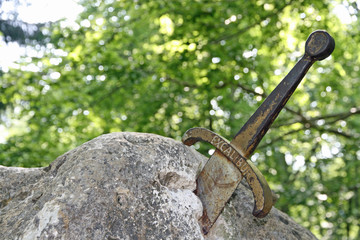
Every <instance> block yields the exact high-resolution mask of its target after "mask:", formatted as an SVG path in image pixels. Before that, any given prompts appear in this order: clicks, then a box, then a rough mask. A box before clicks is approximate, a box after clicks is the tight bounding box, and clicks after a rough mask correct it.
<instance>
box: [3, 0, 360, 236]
mask: <svg viewBox="0 0 360 240" xmlns="http://www.w3.org/2000/svg"><path fill="white" fill-rule="evenodd" d="M0 4H1V2H0ZM81 4H82V6H83V7H84V11H83V12H82V13H81V14H80V16H79V17H78V20H77V23H76V24H74V25H72V26H68V27H64V26H63V25H62V24H61V21H59V22H55V23H53V24H51V25H42V26H37V27H38V28H36V29H40V30H41V31H40V32H36V31H35V32H36V34H37V35H36V34H35V35H32V34H31V33H35V32H31V31H30V33H29V31H28V30H27V29H26V28H21V31H23V32H24V33H23V35H21V37H20V38H17V36H19V35H16V34H15V35H14V34H12V33H14V31H13V32H12V31H10V32H9V31H6V30H4V27H1V28H0V31H1V32H2V37H3V38H5V39H7V40H6V41H19V42H21V43H22V44H27V46H30V47H32V48H33V49H34V50H36V54H32V55H31V56H30V55H29V56H24V57H23V58H21V59H20V60H19V62H18V65H17V66H18V67H15V68H12V69H7V70H3V71H2V72H1V80H0V81H1V82H0V91H1V95H0V117H1V118H0V130H1V132H0V135H2V136H1V137H0V139H1V143H0V164H2V165H6V166H22V167H37V166H46V165H48V164H49V163H50V162H51V161H53V160H54V159H55V158H56V157H57V156H59V155H61V154H63V153H64V152H66V151H68V150H71V149H73V148H75V147H76V146H78V145H80V144H82V143H84V142H86V141H88V140H90V139H92V138H94V137H97V136H99V135H101V134H105V133H110V132H117V131H135V132H150V133H156V134H160V135H163V136H167V137H171V138H174V139H177V140H180V139H181V136H182V134H183V133H184V132H185V131H186V130H187V129H188V128H191V127H195V126H198V127H206V128H209V129H212V130H213V131H215V132H217V133H219V134H221V135H222V136H225V137H228V138H229V139H230V138H232V137H233V136H234V135H235V133H236V132H237V131H238V130H239V129H240V127H241V126H242V125H243V124H244V123H245V121H246V120H247V119H248V118H249V117H250V116H251V114H252V113H253V112H254V111H255V110H256V108H257V107H258V106H259V105H260V104H261V102H262V101H263V100H264V98H265V97H266V96H267V95H268V94H269V93H270V92H271V91H272V90H273V89H274V88H275V86H276V85H277V84H278V83H279V82H280V81H281V79H282V78H283V77H284V76H285V75H286V74H287V73H288V71H289V70H290V69H291V68H292V67H293V66H294V64H295V63H296V61H297V60H299V58H300V57H301V56H302V54H303V52H304V43H305V40H306V39H307V37H308V36H309V34H310V33H311V32H313V31H315V30H317V29H325V30H327V31H328V32H329V33H330V34H331V35H332V36H333V37H334V39H335V41H336V48H335V51H334V53H333V54H332V57H330V58H328V59H326V60H324V61H322V62H317V63H316V64H315V65H314V66H313V67H312V68H311V69H310V71H309V73H308V74H307V75H306V77H305V80H304V81H303V83H302V84H300V86H299V87H298V89H297V90H296V92H295V93H294V95H293V97H292V98H291V99H290V101H289V102H288V104H287V105H286V108H285V109H284V110H283V111H282V112H281V114H280V115H279V117H278V119H277V120H276V121H275V122H274V124H273V126H272V128H271V129H270V130H269V132H268V134H267V135H266V136H265V138H264V139H263V141H262V142H261V143H260V145H259V147H258V149H257V151H256V152H255V154H254V155H253V156H252V157H251V160H252V161H253V162H254V163H255V164H256V165H257V166H258V167H259V169H260V170H261V171H262V172H263V174H264V175H265V177H266V179H267V180H268V182H269V183H270V185H271V187H272V189H273V190H274V191H275V192H277V193H278V194H279V195H280V198H279V200H278V202H277V204H276V207H277V208H279V209H281V210H282V211H284V212H286V213H288V214H289V215H290V216H292V217H293V218H294V219H295V220H296V221H297V222H298V223H300V224H301V225H303V226H305V227H307V228H309V229H310V230H311V231H312V232H313V233H314V234H315V235H316V236H317V237H319V238H323V239H359V238H360V227H359V226H360V222H359V219H360V195H359V188H360V174H359V170H360V150H359V143H360V142H359V135H360V116H359V113H360V105H359V102H360V81H359V77H360V72H359V63H360V53H359V50H358V49H360V34H359V32H360V25H359V19H358V18H359V17H360V16H359V15H360V12H359V9H360V2H359V1H335V0H331V1H330V0H326V1H323V0H311V1H309V0H301V1H294V0H273V1H263V0H258V1H231V0H228V1H225V0H224V1H220V0H219V1H218V0H194V1H192V0H172V1H168V0H157V1H143V0H135V1H115V0H105V1H100V0H98V1H93V0H82V1H81ZM0 23H1V22H0ZM11 25H12V26H15V29H17V30H19V28H16V26H20V25H19V23H17V25H16V24H15V23H14V22H12V21H7V26H10V27H11ZM0 26H5V25H1V24H0ZM10 27H9V28H10ZM9 28H8V29H9ZM34 36H35V37H34ZM36 36H38V38H36ZM34 38H35V40H36V39H38V40H36V41H34ZM203 145H204V146H203ZM203 145H201V146H200V145H198V146H197V147H198V148H199V151H202V152H203V153H206V152H207V150H208V149H206V147H208V146H205V144H203Z"/></svg>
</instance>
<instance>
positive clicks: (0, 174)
mask: <svg viewBox="0 0 360 240" xmlns="http://www.w3.org/2000/svg"><path fill="white" fill-rule="evenodd" d="M206 160H207V159H206V158H205V157H204V156H202V155H201V154H199V153H197V152H196V151H195V150H193V149H192V148H189V147H186V146H184V145H183V144H182V143H180V142H177V141H174V140H172V139H169V138H164V137H161V136H157V135H153V134H143V133H112V134H107V135H103V136H100V137H98V138H95V139H93V140H91V141H89V142H87V143H84V144H83V145H81V146H79V147H77V148H76V149H74V150H72V151H69V152H67V153H65V154H64V155H62V156H60V157H58V158H57V159H56V160H55V161H54V162H53V163H52V164H51V165H50V166H49V167H46V168H34V169H25V168H13V167H1V166H0V239H31V240H32V239H108V240H112V239H314V238H315V237H314V236H313V235H312V234H311V233H310V232H309V231H307V230H305V229H304V228H302V227H301V226H299V225H298V224H296V223H295V222H294V221H293V220H292V219H291V218H289V217H288V216H287V215H285V214H284V213H282V212H280V211H279V210H277V209H275V208H273V209H272V210H271V213H270V214H269V215H268V216H267V217H266V218H264V219H256V218H254V217H253V216H252V215H251V211H252V207H253V199H252V195H251V192H250V191H249V190H248V189H247V188H246V187H245V186H244V185H243V184H240V185H239V187H238V189H237V190H236V192H235V194H234V196H233V197H232V199H231V200H230V202H229V203H228V204H227V206H226V208H225V210H224V212H223V213H222V215H221V216H220V217H219V219H218V221H217V222H216V224H215V226H214V227H213V228H212V230H211V231H210V233H209V234H208V236H206V237H204V236H203V235H202V234H201V231H200V227H199V225H198V222H197V219H198V218H199V217H200V216H201V214H202V205H201V202H200V200H199V199H198V198H197V196H196V195H195V194H194V193H193V190H194V189H195V187H196V183H195V180H196V176H197V175H198V174H199V172H200V171H201V169H202V167H203V166H204V164H205V162H206Z"/></svg>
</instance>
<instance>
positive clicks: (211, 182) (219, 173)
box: [182, 30, 335, 234]
mask: <svg viewBox="0 0 360 240" xmlns="http://www.w3.org/2000/svg"><path fill="white" fill-rule="evenodd" d="M334 48H335V41H334V39H333V38H332V37H331V36H330V35H329V34H328V33H327V32H325V31H320V30H319V31H315V32H313V33H311V34H310V36H309V37H308V39H307V40H306V43H305V54H304V55H303V57H302V58H301V59H300V61H298V62H297V63H296V65H295V66H294V67H293V69H291V71H290V72H289V73H288V75H286V77H285V78H284V79H283V80H282V81H281V82H280V84H279V85H278V86H277V87H276V88H275V89H274V90H273V91H272V92H271V94H270V95H269V96H268V97H267V98H266V99H265V101H264V102H263V103H262V104H261V106H260V107H259V108H258V109H257V110H256V112H255V113H254V114H253V115H252V116H251V117H250V119H249V120H248V121H247V122H246V123H245V125H244V126H243V127H242V128H241V129H240V131H239V132H238V133H237V134H236V135H235V137H234V139H233V140H232V141H231V142H230V143H229V142H228V141H227V140H226V139H224V138H222V137H221V136H219V135H217V134H216V133H214V132H212V131H210V130H207V129H205V128H191V129H189V130H187V131H186V132H185V134H184V136H183V138H182V141H183V143H184V144H185V145H188V146H191V145H193V144H194V143H196V142H198V141H205V142H208V143H210V144H212V145H213V146H214V147H215V148H216V151H215V152H214V154H213V155H212V156H211V157H210V159H209V160H208V161H207V163H206V164H205V166H204V168H203V169H202V172H201V173H200V175H199V176H198V178H197V180H196V182H197V188H196V190H195V193H196V195H197V196H198V197H199V198H200V200H201V202H202V204H203V207H204V211H203V215H202V217H201V218H200V220H199V221H200V225H201V228H202V231H203V233H204V234H207V233H208V232H209V230H210V229H211V227H212V225H213V224H214V223H215V221H216V219H217V218H218V216H219V215H220V213H221V212H222V210H223V208H224V207H225V204H226V203H227V201H228V200H229V198H230V197H231V195H232V194H233V192H234V191H235V189H236V188H237V186H238V184H239V183H240V181H241V180H242V178H243V177H244V178H245V179H246V181H247V182H248V184H249V186H250V188H251V190H252V192H253V196H254V209H253V215H254V216H255V217H260V218H262V217H265V216H266V215H267V214H268V213H269V212H270V210H271V208H272V206H273V196H272V192H271V190H270V187H269V185H268V184H267V182H266V180H265V178H264V176H263V175H262V174H261V172H260V171H259V170H258V169H257V168H256V166H255V165H254V164H253V163H252V162H251V161H250V160H248V158H249V156H250V155H251V154H252V153H253V152H254V150H255V148H256V147H257V145H258V144H259V142H260V141H261V139H262V138H263V137H264V135H265V134H266V132H267V130H268V129H269V128H270V126H271V124H272V123H273V122H274V120H275V119H276V117H277V116H278V114H279V112H280V111H281V109H282V108H283V107H284V106H285V104H286V102H287V101H288V100H289V98H290V96H291V95H292V94H293V92H294V91H295V89H296V87H297V86H298V85H299V83H300V82H301V80H302V79H303V77H304V76H305V74H306V73H307V71H308V70H309V68H310V67H311V66H312V65H313V64H314V62H315V61H321V60H323V59H325V58H327V57H328V56H330V54H331V53H332V52H333V50H334Z"/></svg>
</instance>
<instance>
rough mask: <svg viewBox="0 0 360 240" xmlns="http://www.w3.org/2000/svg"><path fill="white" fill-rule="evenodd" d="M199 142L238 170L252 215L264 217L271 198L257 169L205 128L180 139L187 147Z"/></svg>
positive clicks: (193, 130)
mask: <svg viewBox="0 0 360 240" xmlns="http://www.w3.org/2000/svg"><path fill="white" fill-rule="evenodd" d="M199 141H203V142H208V143H210V144H211V145H213V146H214V147H215V148H216V149H218V150H219V151H220V152H221V153H222V154H223V155H224V156H225V157H226V158H227V159H228V160H229V161H231V162H232V163H233V164H234V165H235V166H236V167H237V168H238V169H239V171H240V172H241V174H242V176H243V177H244V178H245V179H246V181H247V183H248V184H249V186H250V188H251V191H252V193H253V196H254V209H253V213H252V214H253V215H254V216H255V217H259V218H262V217H265V216H266V215H267V214H268V213H269V212H270V210H271V208H272V206H273V196H272V192H271V190H270V187H269V185H268V183H267V182H266V180H265V178H264V176H263V175H262V174H261V172H260V171H259V169H258V168H257V167H256V166H255V165H254V164H253V163H252V162H251V161H248V160H247V159H246V158H245V157H243V156H242V154H241V153H240V152H239V151H238V150H237V149H236V148H235V147H234V146H233V145H232V144H231V143H229V142H228V141H227V140H226V139H224V138H223V137H221V136H219V135H218V134H216V133H214V132H212V131H210V130H208V129H206V128H191V129H189V130H187V131H186V132H185V134H184V136H183V138H182V142H183V143H184V144H185V145H187V146H191V145H193V144H195V143H196V142H199Z"/></svg>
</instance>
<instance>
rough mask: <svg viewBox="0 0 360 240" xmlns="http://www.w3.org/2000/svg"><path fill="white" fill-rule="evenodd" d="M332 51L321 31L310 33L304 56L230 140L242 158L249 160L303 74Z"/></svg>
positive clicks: (332, 41)
mask: <svg viewBox="0 0 360 240" xmlns="http://www.w3.org/2000/svg"><path fill="white" fill-rule="evenodd" d="M334 48H335V41H334V39H333V38H332V37H331V36H330V35H329V34H328V33H327V32H325V31H316V32H313V33H312V34H310V36H309V38H308V39H307V41H306V44H305V54H304V56H303V57H302V58H301V59H300V61H299V62H297V63H296V65H295V66H294V67H293V69H291V71H290V72H289V73H288V74H287V75H286V77H285V78H284V79H283V80H282V81H281V82H280V83H279V85H278V86H277V87H276V88H275V89H274V91H272V93H271V94H270V95H269V96H268V97H267V98H266V99H265V101H264V102H263V103H262V104H261V106H260V107H259V108H258V109H257V110H256V112H255V113H254V114H253V115H252V116H251V117H250V119H249V120H248V121H247V122H246V123H245V125H244V126H243V127H242V128H241V129H240V131H239V132H238V133H237V134H236V136H235V137H234V139H233V140H232V142H231V143H232V144H233V145H234V146H235V147H236V148H237V150H238V151H240V152H242V153H243V155H244V157H246V158H247V157H249V156H250V155H251V154H252V153H253V151H254V150H255V148H256V147H257V145H258V144H259V143H260V141H261V139H262V138H263V137H264V135H265V134H266V132H267V131H268V129H269V128H270V126H271V124H272V123H273V122H274V120H275V119H276V117H277V116H278V114H279V113H280V111H281V109H282V108H283V107H284V106H285V104H286V102H287V101H288V100H289V98H290V97H291V95H292V94H293V92H294V91H295V89H296V88H297V86H298V85H299V83H300V82H301V80H302V79H303V78H304V76H305V74H306V73H307V71H308V70H309V68H310V67H311V66H312V64H313V63H314V62H315V61H318V60H323V59H325V58H326V57H328V56H329V55H330V54H331V53H332V51H333V50H334Z"/></svg>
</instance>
